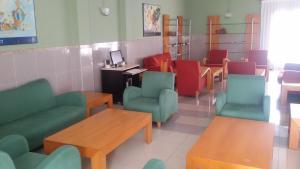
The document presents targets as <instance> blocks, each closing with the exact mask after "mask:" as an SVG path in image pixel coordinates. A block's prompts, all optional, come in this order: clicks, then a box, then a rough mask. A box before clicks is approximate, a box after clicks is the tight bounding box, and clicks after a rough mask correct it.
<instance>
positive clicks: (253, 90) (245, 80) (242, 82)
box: [227, 75, 265, 105]
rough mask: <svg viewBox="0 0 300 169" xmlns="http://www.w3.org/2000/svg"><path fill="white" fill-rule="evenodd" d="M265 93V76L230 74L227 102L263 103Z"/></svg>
mask: <svg viewBox="0 0 300 169" xmlns="http://www.w3.org/2000/svg"><path fill="white" fill-rule="evenodd" d="M264 95H265V78H264V77H263V76H253V75H229V76H228V80H227V103H235V104H250V105H259V104H262V100H263V96H264Z"/></svg>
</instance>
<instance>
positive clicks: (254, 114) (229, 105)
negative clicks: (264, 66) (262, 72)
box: [215, 75, 270, 121]
mask: <svg viewBox="0 0 300 169" xmlns="http://www.w3.org/2000/svg"><path fill="white" fill-rule="evenodd" d="M269 113H270V96H266V95H265V79H264V77H262V76H252V75H229V76H228V80H227V93H220V94H218V96H217V99H216V111H215V114H216V115H220V116H227V117H237V118H243V119H250V120H259V121H268V120H269Z"/></svg>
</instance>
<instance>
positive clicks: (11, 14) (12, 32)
mask: <svg viewBox="0 0 300 169" xmlns="http://www.w3.org/2000/svg"><path fill="white" fill-rule="evenodd" d="M32 43H37V32H36V23H35V13H34V0H0V46H3V45H16V44H32Z"/></svg>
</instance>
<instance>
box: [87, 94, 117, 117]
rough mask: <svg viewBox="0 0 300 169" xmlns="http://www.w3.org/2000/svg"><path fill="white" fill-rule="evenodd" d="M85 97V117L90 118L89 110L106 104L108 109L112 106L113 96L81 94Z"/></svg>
mask: <svg viewBox="0 0 300 169" xmlns="http://www.w3.org/2000/svg"><path fill="white" fill-rule="evenodd" d="M83 94H84V95H85V97H86V117H90V116H91V110H92V109H93V108H96V107H98V106H100V105H102V104H107V106H108V107H109V108H112V105H113V96H112V94H108V93H99V92H88V91H86V92H83Z"/></svg>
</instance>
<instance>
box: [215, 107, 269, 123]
mask: <svg viewBox="0 0 300 169" xmlns="http://www.w3.org/2000/svg"><path fill="white" fill-rule="evenodd" d="M221 115H222V116H228V117H237V118H243V119H251V120H261V121H266V120H268V119H267V117H266V116H265V114H264V112H263V109H262V106H259V105H245V104H225V105H224V107H223V110H222V111H221Z"/></svg>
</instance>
